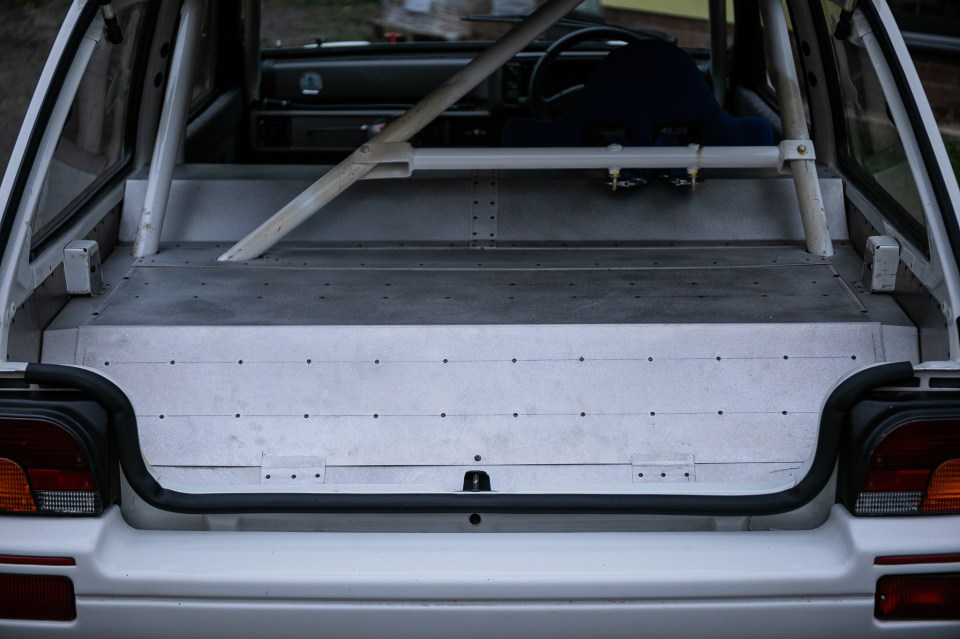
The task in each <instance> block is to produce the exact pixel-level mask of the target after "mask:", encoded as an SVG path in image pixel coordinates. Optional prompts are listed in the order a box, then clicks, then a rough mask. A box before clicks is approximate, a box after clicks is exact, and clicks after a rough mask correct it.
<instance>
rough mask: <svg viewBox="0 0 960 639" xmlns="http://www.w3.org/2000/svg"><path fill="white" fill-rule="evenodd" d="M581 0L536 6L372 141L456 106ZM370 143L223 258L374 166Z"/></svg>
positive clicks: (280, 232) (252, 254)
mask: <svg viewBox="0 0 960 639" xmlns="http://www.w3.org/2000/svg"><path fill="white" fill-rule="evenodd" d="M581 1H582V0H547V2H545V3H544V4H543V5H541V6H540V7H539V8H538V9H537V10H536V11H534V12H533V13H531V14H530V15H529V16H527V17H526V19H524V20H523V21H522V22H520V23H518V24H517V25H516V26H515V27H514V28H513V29H511V30H510V31H508V32H507V33H506V34H505V35H504V36H503V37H502V38H500V39H499V40H497V41H496V42H494V43H493V45H491V46H490V47H489V48H488V49H485V50H484V51H483V52H482V53H480V55H478V56H477V57H476V58H474V59H473V60H471V61H470V62H469V63H468V64H467V65H466V66H464V67H463V68H462V69H460V70H459V71H457V72H456V73H455V74H454V75H453V76H452V77H451V78H450V79H449V80H447V81H446V82H444V83H443V84H441V85H440V86H438V87H437V88H436V89H434V90H433V91H431V92H430V93H429V95H427V96H426V97H425V98H423V99H422V100H420V102H418V103H417V104H415V105H414V106H413V107H411V108H410V110H409V111H407V112H406V113H404V114H403V115H401V116H400V117H399V118H397V119H396V120H394V121H393V122H391V123H390V124H388V125H387V127H386V128H385V129H384V130H383V131H381V132H380V134H379V135H377V137H376V138H374V139H373V140H372V142H376V143H389V142H406V141H407V140H409V139H410V138H412V137H413V136H414V135H416V134H417V133H419V132H420V131H421V130H422V129H423V128H424V127H425V126H427V125H428V124H430V123H431V122H433V120H434V119H436V118H437V117H438V116H439V115H440V114H442V113H443V112H444V111H446V110H447V109H448V108H450V107H451V106H453V105H454V104H455V103H456V102H457V100H459V99H460V98H462V97H463V96H465V95H466V94H467V93H468V92H470V91H471V90H472V89H473V88H474V87H476V86H477V85H479V84H480V83H481V82H483V81H484V80H485V79H486V78H487V77H489V76H490V74H492V73H493V72H494V71H496V70H497V69H499V68H500V67H502V66H503V65H504V64H506V63H507V62H508V61H509V60H510V59H511V58H513V56H515V55H516V54H517V53H519V52H520V51H522V50H523V49H524V48H525V47H526V46H527V45H528V44H530V43H531V42H533V40H534V39H535V38H536V37H537V36H538V35H540V34H541V33H543V32H544V31H546V30H547V29H548V28H549V27H550V26H551V25H552V24H553V23H555V22H556V21H557V20H559V19H560V18H562V17H563V16H565V15H567V14H568V13H569V12H570V11H572V10H573V9H574V8H575V7H576V6H577V5H578V4H580V2H581ZM369 152H370V146H369V145H367V144H364V145H363V146H361V147H360V148H359V149H357V150H356V151H354V152H353V153H352V154H350V156H349V157H347V158H346V159H345V160H343V161H342V162H340V164H338V165H337V166H335V167H334V168H333V169H331V170H330V171H329V172H328V173H326V174H325V175H324V176H323V177H322V178H320V179H319V180H317V181H316V182H314V183H313V184H312V185H311V186H310V187H309V188H308V189H307V190H306V191H304V192H303V193H301V194H300V195H298V196H297V197H295V198H294V199H293V200H291V201H290V203H289V204H287V205H286V206H284V207H283V208H282V209H280V210H279V211H277V212H276V213H275V214H274V215H273V217H271V218H270V219H269V220H267V221H266V222H264V223H263V224H261V225H260V226H259V227H258V228H257V229H255V230H254V231H253V232H252V233H250V234H249V235H247V236H246V237H244V238H243V239H242V240H240V241H239V242H237V243H236V244H234V245H233V246H231V247H230V248H229V249H228V250H227V251H226V252H225V253H224V254H223V255H221V256H220V257H219V260H220V261H222V262H223V261H227V262H240V261H243V260H249V259H254V258H257V257H260V256H261V255H263V253H264V252H265V251H267V250H269V249H270V248H271V247H272V246H273V245H274V244H276V243H277V242H278V241H280V240H281V239H283V237H285V236H286V235H287V234H288V233H290V232H291V231H292V230H293V229H295V228H296V227H297V226H299V225H300V224H301V223H303V222H304V221H305V220H307V219H308V218H310V217H311V216H313V214H314V213H316V212H317V211H319V210H320V209H321V208H322V207H324V206H325V205H326V204H327V203H328V202H330V201H331V200H332V199H333V198H335V197H337V196H338V195H340V193H342V192H343V191H344V190H346V189H347V188H349V187H350V186H351V185H352V184H353V183H354V182H356V181H357V180H359V179H360V178H362V177H363V176H364V175H366V174H367V173H369V172H370V171H371V170H372V169H373V167H374V165H372V164H369V163H365V162H364V157H365V156H366V155H367V154H368V153H369Z"/></svg>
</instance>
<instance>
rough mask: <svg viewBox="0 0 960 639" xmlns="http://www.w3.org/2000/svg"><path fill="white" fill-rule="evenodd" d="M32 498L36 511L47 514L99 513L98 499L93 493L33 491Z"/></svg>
mask: <svg viewBox="0 0 960 639" xmlns="http://www.w3.org/2000/svg"><path fill="white" fill-rule="evenodd" d="M33 498H34V500H35V501H36V503H37V510H38V511H40V512H47V513H63V514H71V515H96V514H97V513H99V512H100V510H101V508H100V499H99V498H98V497H97V493H95V492H86V491H77V490H35V491H33Z"/></svg>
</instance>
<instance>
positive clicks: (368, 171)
mask: <svg viewBox="0 0 960 639" xmlns="http://www.w3.org/2000/svg"><path fill="white" fill-rule="evenodd" d="M578 3H579V0H548V2H546V3H545V4H544V5H542V6H541V7H540V8H539V9H537V10H536V11H535V12H533V13H532V14H531V15H530V16H528V17H527V18H526V19H525V20H523V21H522V22H520V23H518V24H517V25H516V26H515V27H514V28H513V29H512V30H511V31H509V32H508V33H507V34H506V35H504V36H503V37H502V38H500V39H499V40H498V41H496V42H495V43H493V44H492V45H491V46H490V47H489V48H487V49H486V50H485V51H483V52H482V53H481V54H480V55H479V56H477V57H476V58H475V59H473V60H472V61H471V62H470V63H469V64H467V65H466V66H464V67H463V68H462V69H461V70H460V71H459V72H457V73H456V74H454V76H453V77H452V78H450V79H449V80H448V81H447V82H444V83H443V84H441V85H440V86H439V87H437V88H436V89H434V90H433V91H432V92H431V93H430V94H429V95H427V96H426V97H424V98H423V99H422V100H421V101H420V102H419V103H417V104H416V105H414V106H413V107H412V108H411V109H410V110H408V111H407V112H406V113H404V114H403V115H402V116H400V117H399V118H397V119H396V120H395V121H393V122H391V123H390V124H389V125H388V126H387V127H385V128H384V130H383V131H382V132H381V133H380V134H378V135H377V136H376V137H375V138H374V139H372V140H371V141H369V142H368V143H366V144H364V145H362V146H361V147H360V148H358V149H357V150H356V151H354V152H353V153H352V154H350V155H349V156H348V157H347V158H346V159H344V160H343V161H342V162H340V164H338V165H337V166H336V167H334V168H333V169H331V170H330V171H329V172H327V173H326V174H324V175H323V177H321V178H320V179H319V180H317V181H316V182H315V183H314V184H313V185H311V186H310V187H309V188H308V189H306V190H305V191H304V192H303V193H301V194H300V195H299V196H297V197H296V198H294V199H293V200H292V201H290V202H289V203H288V204H287V205H286V206H284V207H283V208H281V209H280V210H279V211H278V212H277V213H275V214H274V215H273V216H271V217H270V218H269V219H268V220H266V221H265V222H263V224H261V225H260V226H259V227H258V228H257V229H255V230H254V231H252V232H251V233H250V234H248V235H247V236H246V237H244V238H243V239H241V240H240V241H239V242H237V243H236V244H234V245H233V246H232V247H230V248H229V249H228V250H227V251H225V252H224V253H223V255H221V256H220V258H219V259H220V261H231V262H233V261H244V260H250V259H254V258H257V257H259V256H261V255H262V254H263V253H264V252H266V251H267V250H269V249H270V248H271V247H272V246H274V245H275V244H276V243H277V242H279V241H280V240H281V239H283V238H284V237H285V236H286V235H287V234H288V233H290V232H291V231H292V230H293V229H295V228H296V227H297V226H299V225H300V224H301V223H303V222H304V221H305V220H307V219H309V218H310V217H312V216H313V215H315V214H316V213H317V212H319V211H320V210H321V209H322V208H323V207H324V206H325V205H326V204H328V203H329V202H330V201H331V200H333V199H334V198H336V197H337V196H338V195H339V194H340V193H342V192H343V191H344V190H346V189H347V188H349V187H350V186H351V185H352V184H353V183H354V182H356V181H357V180H360V179H364V178H398V177H408V176H410V175H411V174H412V173H413V172H414V171H417V170H436V171H451V170H484V169H486V170H491V169H493V170H500V169H514V170H516V169H605V170H607V171H608V173H609V174H610V175H611V177H612V178H614V179H616V177H617V176H619V174H620V171H621V170H623V169H685V170H686V172H687V174H688V175H689V176H690V178H691V181H692V182H694V183H695V180H696V177H697V175H698V173H699V172H700V170H701V169H704V168H732V169H741V168H768V169H777V170H780V171H782V170H784V166H785V165H786V166H789V169H790V172H791V173H792V175H793V180H794V184H795V187H796V192H797V198H798V202H799V209H800V215H801V221H802V223H803V229H804V234H805V237H806V247H807V251H808V252H810V253H811V254H813V255H817V256H830V255H833V246H832V242H831V239H830V232H829V229H828V226H827V217H826V214H825V212H824V207H823V196H822V193H821V191H820V184H819V181H818V178H817V172H816V166H815V161H816V152H815V149H814V146H813V142H812V140H810V139H809V138H810V135H809V132H808V130H807V124H806V118H805V116H804V112H803V105H802V101H801V94H800V88H799V84H798V80H797V75H796V70H795V67H794V63H793V58H792V53H791V50H790V41H789V36H788V33H787V26H786V18H785V16H784V12H783V7H782V4H781V3H780V2H779V0H764V1H763V2H762V11H763V18H764V23H765V24H766V25H769V28H766V29H764V37H765V46H766V49H767V51H768V56H769V58H770V63H771V76H772V80H773V82H774V84H775V86H776V88H777V94H778V96H780V107H781V117H782V119H783V125H784V137H785V138H786V139H784V140H783V141H782V142H780V143H779V145H777V146H770V147H764V146H747V147H703V146H700V145H689V146H687V147H673V148H642V147H634V148H624V147H622V146H620V145H610V146H608V147H606V148H603V147H600V148H576V147H567V148H516V149H480V148H458V149H414V148H412V147H411V146H410V144H409V142H408V141H409V140H410V139H411V138H412V137H413V136H414V135H416V134H417V133H418V132H420V131H421V130H422V129H423V128H424V127H425V126H427V125H428V124H430V123H431V122H432V121H433V120H434V119H435V118H437V117H438V116H439V115H440V114H442V113H443V112H444V111H445V110H446V109H448V108H449V107H450V106H452V105H453V104H454V103H456V102H457V100H459V99H460V98H462V97H463V96H464V95H466V94H467V93H468V92H469V91H471V90H472V89H474V88H475V87H476V86H477V85H478V84H479V83H480V82H482V81H483V80H484V79H485V78H487V77H488V76H489V75H490V74H491V73H493V72H494V71H496V70H497V69H498V68H500V67H501V66H502V65H503V64H505V63H506V62H507V61H508V60H510V59H511V58H512V57H513V56H514V55H516V54H517V53H518V52H519V51H521V50H522V49H523V48H524V47H526V46H527V45H528V44H530V43H531V42H532V41H533V40H534V39H535V38H536V37H537V36H538V35H539V34H540V33H542V32H543V31H544V30H546V28H548V27H549V26H550V25H552V24H553V23H554V22H556V21H557V20H559V19H560V18H562V17H563V16H564V15H566V14H567V13H568V12H569V11H571V10H572V9H573V8H574V7H576V6H577V4H578ZM710 4H711V16H712V18H713V19H714V21H715V20H716V18H717V17H718V16H720V17H722V15H723V6H724V3H723V1H722V0H719V1H717V0H711V3H710ZM205 5H206V0H186V2H185V3H184V6H183V11H182V14H181V15H182V18H181V23H180V28H179V33H178V36H177V46H176V50H175V53H174V56H175V62H176V61H179V64H180V65H181V69H183V70H184V71H183V73H181V74H180V75H181V76H182V77H190V75H191V74H190V73H189V69H191V68H192V65H193V59H194V58H195V57H196V55H197V51H198V48H199V44H198V41H199V38H200V30H199V26H198V23H199V21H200V17H201V16H202V15H203V14H204V11H205ZM713 48H714V56H715V57H716V48H717V47H713ZM717 73H719V74H720V75H721V78H720V79H721V81H722V74H723V69H722V66H721V68H719V69H715V75H716V74H717ZM714 79H715V81H716V80H717V78H716V77H715V78H714ZM189 92H190V87H189V86H188V83H186V82H171V83H170V84H169V85H168V88H167V93H166V97H165V100H164V107H163V113H162V118H161V124H160V132H159V134H158V139H157V143H156V146H155V147H154V157H153V163H152V165H151V169H150V179H149V182H148V185H147V195H146V198H145V201H144V206H143V212H142V214H141V217H140V223H139V227H138V230H137V236H136V241H135V243H134V248H133V253H134V255H136V256H138V257H145V256H149V255H153V254H155V253H156V252H157V250H158V247H159V243H160V235H161V232H162V228H163V218H164V214H165V211H166V204H167V199H168V198H169V192H170V182H171V180H172V176H173V166H174V164H175V163H176V160H177V157H178V153H179V147H180V140H181V139H183V130H184V127H185V125H186V111H187V107H188V102H189Z"/></svg>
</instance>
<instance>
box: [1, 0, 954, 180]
mask: <svg viewBox="0 0 960 639" xmlns="http://www.w3.org/2000/svg"><path fill="white" fill-rule="evenodd" d="M540 1H542V0H263V20H262V43H263V46H264V47H279V46H304V45H309V44H314V43H316V42H318V41H327V42H330V41H343V40H384V39H396V38H399V39H437V40H461V39H489V38H491V37H495V36H496V35H498V34H499V33H501V32H502V31H503V30H504V29H505V28H506V27H507V25H503V24H496V23H489V22H466V21H464V20H462V17H463V16H467V15H476V14H484V13H497V14H509V13H517V14H521V13H527V12H529V10H530V9H532V8H533V6H535V5H536V4H538V3H539V2H540ZM888 2H889V4H890V6H891V8H892V9H893V10H894V12H895V15H896V16H897V20H898V22H899V24H900V27H901V30H903V31H904V37H905V39H906V40H907V44H908V46H909V47H910V52H911V55H912V56H913V59H914V62H915V63H916V65H917V70H918V72H919V74H920V78H921V80H922V81H923V83H924V88H925V89H926V92H927V95H928V97H929V98H930V102H931V105H932V107H933V111H934V114H935V115H936V117H937V122H938V124H939V125H940V128H941V131H942V132H943V133H944V138H945V139H946V140H947V147H948V152H949V153H950V154H951V159H952V160H953V164H954V169H955V170H956V171H957V172H958V175H960V1H958V0H888ZM70 4H71V0H2V1H0V170H5V169H6V166H7V162H8V160H9V157H10V152H11V151H12V149H13V144H14V142H15V141H16V136H17V134H18V132H19V130H20V125H21V123H22V120H23V116H24V113H25V112H26V110H27V106H28V104H29V102H30V99H31V97H32V95H33V90H34V87H35V85H36V83H37V80H38V78H39V77H40V72H41V70H42V68H43V64H44V62H45V60H46V57H47V54H48V53H49V51H50V47H51V45H52V44H53V41H54V38H55V37H56V34H57V30H58V29H59V26H60V22H61V20H62V19H63V16H64V15H65V13H66V11H67V8H68V7H69V6H70ZM421 5H422V6H421ZM491 7H493V10H491ZM581 9H582V10H584V11H587V12H602V13H603V15H604V16H605V18H606V22H607V23H614V24H623V25H624V26H633V24H644V25H645V26H647V27H650V28H656V27H657V25H658V24H662V25H663V26H664V27H667V26H669V27H670V28H669V31H670V32H671V33H677V32H678V27H680V29H681V30H682V32H683V33H684V34H685V35H684V36H683V37H681V39H680V42H679V44H681V45H682V46H704V45H705V44H706V39H705V37H706V36H705V34H706V24H705V20H706V7H705V4H704V3H703V2H700V1H697V0H589V1H588V2H585V3H584V5H582V6H581Z"/></svg>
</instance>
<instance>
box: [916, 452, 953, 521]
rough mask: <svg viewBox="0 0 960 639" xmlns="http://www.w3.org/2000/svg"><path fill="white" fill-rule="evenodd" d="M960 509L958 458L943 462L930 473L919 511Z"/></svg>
mask: <svg viewBox="0 0 960 639" xmlns="http://www.w3.org/2000/svg"><path fill="white" fill-rule="evenodd" d="M944 510H948V511H949V510H952V511H957V510H960V459H951V460H950V461H946V462H943V463H942V464H940V465H939V466H937V469H936V470H934V471H933V474H932V475H930V481H929V483H928V484H927V491H926V494H925V495H924V496H923V503H922V504H921V505H920V512H925V513H931V512H938V511H944Z"/></svg>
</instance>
